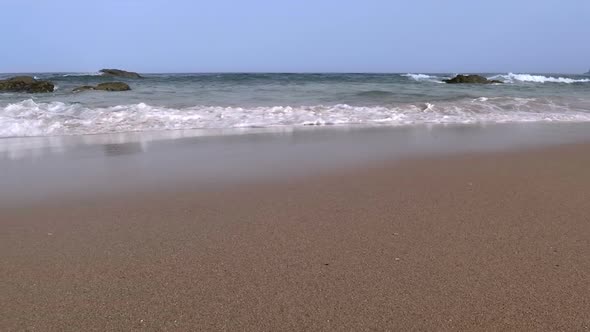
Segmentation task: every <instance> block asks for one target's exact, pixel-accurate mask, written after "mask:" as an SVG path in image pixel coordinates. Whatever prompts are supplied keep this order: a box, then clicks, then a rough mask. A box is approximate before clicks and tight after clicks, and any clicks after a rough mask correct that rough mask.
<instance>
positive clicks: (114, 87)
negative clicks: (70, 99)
mask: <svg viewBox="0 0 590 332" xmlns="http://www.w3.org/2000/svg"><path fill="white" fill-rule="evenodd" d="M90 90H100V91H129V90H131V88H130V87H129V85H127V84H126V83H123V82H108V83H100V84H99V85H97V86H90V85H84V86H81V87H78V88H75V89H74V90H72V91H73V92H82V91H90Z"/></svg>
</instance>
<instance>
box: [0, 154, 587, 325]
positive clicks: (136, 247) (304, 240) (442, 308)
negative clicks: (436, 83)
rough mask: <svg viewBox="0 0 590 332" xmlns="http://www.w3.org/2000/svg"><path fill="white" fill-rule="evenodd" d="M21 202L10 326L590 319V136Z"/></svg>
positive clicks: (5, 263) (4, 303) (7, 249)
mask: <svg viewBox="0 0 590 332" xmlns="http://www.w3.org/2000/svg"><path fill="white" fill-rule="evenodd" d="M198 189H199V188H191V186H184V187H182V188H180V187H179V189H178V190H168V191H166V192H165V194H164V193H162V192H155V191H150V190H145V191H138V192H135V193H132V194H125V193H120V195H118V196H117V197H115V196H111V197H108V196H105V197H101V198H94V199H87V198H78V199H69V200H64V199H54V200H51V199H49V200H47V201H45V202H43V203H39V204H36V205H33V204H31V205H29V206H21V207H17V206H12V207H6V208H3V211H2V216H1V219H0V235H1V238H2V240H1V241H0V260H1V265H0V294H2V296H0V330H2V331H22V330H34V331H106V330H122V331H133V330H151V331H160V330H169V331H189V330H194V331H196V330H214V331H215V330H222V331H236V330H238V331H241V330H250V331H285V330H325V331H327V330H332V331H365V330H390V331H399V330H404V331H406V330H421V331H435V330H436V331H458V330H469V331H473V330H480V331H489V330H503V331H507V330H511V331H586V330H589V329H590V259H589V258H590V256H589V255H590V203H589V202H590V144H568V145H561V146H555V147H544V148H526V149H520V150H518V151H507V152H486V153H473V152H465V153H462V154H461V155H455V156H430V157H420V158H418V159H416V158H413V159H411V160H404V161H396V162H393V161H392V162H389V161H384V160H381V161H378V160H375V161H374V162H372V163H371V164H363V165H350V167H348V168H346V169H339V170H337V171H335V170H332V171H330V172H324V173H323V174H319V173H318V174H314V175H308V174H302V175H301V176H293V177H288V178H284V177H281V178H275V179H268V180H267V181H260V180H256V181H254V180H252V181H251V182H250V183H249V184H248V183H242V184H241V185H235V186H229V187H228V186H225V187H219V188H217V189H213V188H209V189H207V190H202V189H199V190H198Z"/></svg>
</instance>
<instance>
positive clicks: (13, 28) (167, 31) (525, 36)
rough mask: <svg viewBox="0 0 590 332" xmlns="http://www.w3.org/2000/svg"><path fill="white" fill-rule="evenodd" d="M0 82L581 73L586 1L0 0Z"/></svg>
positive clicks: (589, 37) (589, 15)
mask: <svg viewBox="0 0 590 332" xmlns="http://www.w3.org/2000/svg"><path fill="white" fill-rule="evenodd" d="M0 2H2V3H1V5H0V28H1V31H3V33H2V37H1V38H0V45H1V54H2V56H1V58H0V72H30V71H84V72H85V71H96V70H97V69H100V68H103V67H121V68H125V69H129V70H135V71H141V72H222V71H239V72H244V71H270V72H277V71H278V72H309V71H314V72H317V71H319V72H333V71H337V72H508V71H512V72H573V73H575V72H585V71H587V70H588V69H589V68H590V1H589V0H488V1H484V0H481V1H479V0H446V1H443V0H412V1H405V0H404V1H401V0H399V1H395V0H362V1H361V0H357V1H352V0H349V1H346V0H233V1H230V0H210V1H204V0H167V1H163V0H99V1H83V0H82V1H81V0H0Z"/></svg>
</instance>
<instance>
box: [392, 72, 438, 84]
mask: <svg viewBox="0 0 590 332" xmlns="http://www.w3.org/2000/svg"><path fill="white" fill-rule="evenodd" d="M401 76H403V77H407V78H410V79H412V80H414V81H426V82H433V83H444V82H443V81H442V80H443V79H445V78H448V77H438V76H433V75H426V74H410V73H408V74H403V75H401Z"/></svg>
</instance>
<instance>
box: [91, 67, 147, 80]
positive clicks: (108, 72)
mask: <svg viewBox="0 0 590 332" xmlns="http://www.w3.org/2000/svg"><path fill="white" fill-rule="evenodd" d="M100 72H101V73H102V74H103V75H104V76H114V77H123V78H141V75H139V74H138V73H134V72H132V71H125V70H120V69H101V70H100Z"/></svg>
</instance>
